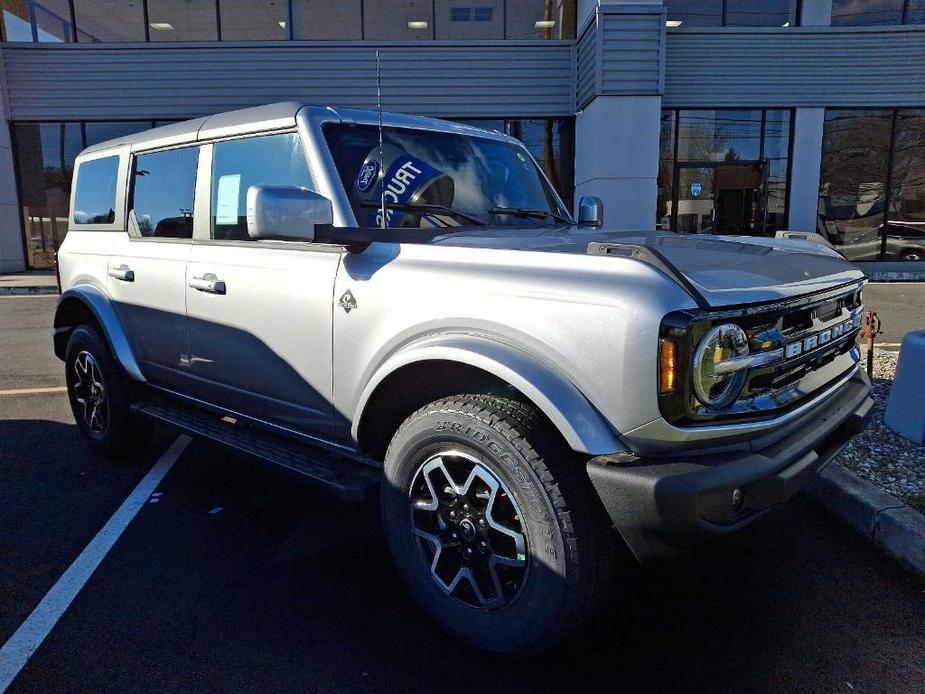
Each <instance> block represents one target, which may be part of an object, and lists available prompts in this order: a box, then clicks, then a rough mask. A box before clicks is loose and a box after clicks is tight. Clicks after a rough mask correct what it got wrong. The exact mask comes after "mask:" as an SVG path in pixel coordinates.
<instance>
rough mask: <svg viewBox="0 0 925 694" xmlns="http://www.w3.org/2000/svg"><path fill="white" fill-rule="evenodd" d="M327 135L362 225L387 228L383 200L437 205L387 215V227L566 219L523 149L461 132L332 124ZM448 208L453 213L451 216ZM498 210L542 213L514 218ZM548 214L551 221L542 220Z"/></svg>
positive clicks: (523, 223)
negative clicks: (380, 145)
mask: <svg viewBox="0 0 925 694" xmlns="http://www.w3.org/2000/svg"><path fill="white" fill-rule="evenodd" d="M324 135H325V138H326V140H327V142H328V146H329V148H330V150H331V152H332V154H333V155H334V165H335V166H336V168H337V172H338V174H339V176H340V180H341V182H342V183H343V186H344V189H345V190H346V191H347V194H348V196H349V197H350V204H351V206H352V208H353V212H354V215H355V217H356V219H357V221H358V222H359V224H360V226H364V227H378V226H380V225H381V212H380V209H379V205H380V201H381V200H382V199H384V200H385V202H386V203H387V204H389V203H391V204H392V205H395V206H401V205H420V204H424V205H434V206H438V207H440V208H443V209H437V210H433V211H426V210H424V211H422V210H402V209H395V208H392V209H388V210H387V213H386V215H387V219H388V226H389V227H393V228H394V227H408V228H418V227H420V228H428V227H433V226H463V225H471V224H474V223H476V222H474V221H473V219H472V217H475V218H477V219H480V220H484V221H486V222H490V223H493V224H501V225H508V226H536V225H544V224H545V225H549V224H555V223H556V222H555V221H554V220H553V219H552V218H551V217H550V213H552V214H553V215H563V214H567V212H566V211H565V210H564V209H562V207H561V206H560V205H559V203H558V201H557V200H556V198H555V195H553V193H552V189H551V188H550V187H549V186H548V185H547V184H546V182H545V180H543V178H542V177H541V176H540V174H539V171H538V170H537V167H536V165H535V164H534V163H533V161H532V160H531V159H530V157H529V156H528V155H527V153H526V152H524V150H523V148H522V147H521V146H520V145H517V144H514V143H510V142H506V141H502V140H495V139H491V138H483V137H472V136H468V135H461V134H457V133H449V132H440V131H428V130H416V129H410V128H393V127H388V128H385V129H384V130H383V141H384V143H383V146H382V148H381V156H380V147H379V134H378V131H377V129H376V127H375V126H371V125H347V124H340V123H338V124H334V123H329V124H327V125H325V126H324ZM447 208H449V209H450V210H451V211H449V212H447V211H446V209H447ZM495 208H522V209H528V210H533V211H539V214H538V215H536V216H534V215H514V214H510V213H508V212H504V211H501V210H496V209H495ZM543 213H545V214H543Z"/></svg>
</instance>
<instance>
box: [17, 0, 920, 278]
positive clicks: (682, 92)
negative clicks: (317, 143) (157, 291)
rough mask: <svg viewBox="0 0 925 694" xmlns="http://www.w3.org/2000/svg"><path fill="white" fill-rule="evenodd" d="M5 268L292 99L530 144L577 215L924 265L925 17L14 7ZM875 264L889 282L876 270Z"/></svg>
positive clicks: (788, 10) (449, 8)
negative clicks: (432, 121)
mask: <svg viewBox="0 0 925 694" xmlns="http://www.w3.org/2000/svg"><path fill="white" fill-rule="evenodd" d="M0 16H2V22H0V41H2V42H0V271H3V272H8V271H17V270H23V269H28V268H43V267H48V266H49V265H50V264H51V263H52V259H53V256H54V251H55V249H56V247H57V246H58V245H59V244H60V243H61V240H62V239H63V238H64V235H65V233H66V227H67V210H68V198H69V195H70V188H71V176H72V171H73V165H74V159H75V157H76V155H77V154H78V152H80V150H82V149H83V148H84V147H87V146H90V145H92V144H95V143H97V142H101V141H103V140H108V139H111V138H114V137H119V136H122V135H126V134H129V133H134V132H138V131H141V130H145V129H147V128H151V127H154V126H156V125H160V124H164V123H168V122H173V121H177V120H183V119H187V118H192V117H196V116H201V115H204V114H210V113H215V112H219V111H226V110H230V109H236V108H242V107H247V106H253V105H259V104H266V103H270V102H275V101H283V100H299V101H305V102H311V103H316V104H324V105H332V106H344V107H364V108H373V107H375V105H376V74H377V65H376V51H377V50H378V51H379V52H380V55H381V91H382V104H383V108H384V109H386V110H391V111H400V112H406V113H416V114H425V115H431V116H437V117H441V118H448V119H453V120H461V121H466V122H471V123H474V124H476V125H481V126H483V127H487V128H491V129H496V130H502V131H505V132H508V133H510V134H512V135H515V136H516V137H519V138H520V139H522V140H523V141H524V142H525V143H526V144H527V146H528V147H529V148H530V150H531V151H532V152H533V154H534V156H535V157H536V159H537V161H538V162H539V163H540V164H541V165H542V166H543V168H544V169H545V170H546V172H547V173H548V175H549V177H550V180H551V181H552V182H553V183H554V185H555V186H556V187H557V188H558V189H559V191H560V193H561V194H562V196H563V198H565V199H566V201H567V202H570V203H574V201H575V200H577V199H578V198H579V197H581V196H582V195H596V196H599V197H600V198H602V199H603V201H604V215H605V223H606V224H607V225H608V226H609V227H614V228H621V229H645V228H654V227H659V228H663V229H670V230H674V231H677V232H680V233H714V232H716V233H730V234H744V235H773V234H774V232H775V231H777V230H780V229H795V230H806V231H816V232H818V233H820V234H821V235H823V236H824V237H825V238H826V239H828V240H829V241H830V242H832V243H833V244H836V245H837V246H838V247H839V248H840V249H841V250H842V252H844V253H845V255H846V256H847V257H848V258H850V259H852V260H855V261H858V262H861V263H871V262H873V263H877V264H878V265H877V266H878V267H879V266H883V263H884V262H892V261H902V262H903V267H915V268H919V269H922V268H925V0H634V1H632V2H624V1H618V0H600V2H595V1H592V0H36V1H32V0H0ZM869 267H874V266H873V265H870V266H869Z"/></svg>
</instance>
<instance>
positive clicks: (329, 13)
mask: <svg viewBox="0 0 925 694" xmlns="http://www.w3.org/2000/svg"><path fill="white" fill-rule="evenodd" d="M362 6H363V2H362V0H292V24H293V27H292V28H293V37H294V38H296V39H298V40H303V41H358V40H360V39H362V38H363V14H362Z"/></svg>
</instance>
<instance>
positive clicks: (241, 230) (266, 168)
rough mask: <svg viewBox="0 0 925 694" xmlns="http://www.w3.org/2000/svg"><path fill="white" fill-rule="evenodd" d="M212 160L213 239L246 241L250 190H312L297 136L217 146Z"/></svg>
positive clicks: (257, 139) (290, 134)
mask: <svg viewBox="0 0 925 694" xmlns="http://www.w3.org/2000/svg"><path fill="white" fill-rule="evenodd" d="M213 152H214V154H213V159H212V238H213V239H221V240H236V241H247V240H249V239H250V236H249V235H248V233H247V191H248V188H250V187H251V186H256V185H269V186H298V187H300V188H308V189H309V190H313V185H312V179H311V176H310V175H309V172H308V164H307V162H306V159H305V153H304V151H303V150H302V144H301V142H299V136H298V135H297V134H296V133H285V134H282V135H265V136H262V137H249V138H246V139H241V140H228V141H227V142H218V143H216V144H215V147H214V150H213Z"/></svg>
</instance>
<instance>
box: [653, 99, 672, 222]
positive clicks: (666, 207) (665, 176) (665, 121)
mask: <svg viewBox="0 0 925 694" xmlns="http://www.w3.org/2000/svg"><path fill="white" fill-rule="evenodd" d="M675 120H677V113H676V112H675V111H665V112H663V113H662V120H661V136H660V137H659V149H658V201H657V207H656V210H655V226H656V227H657V228H659V229H670V228H671V207H672V190H673V185H674V133H675Z"/></svg>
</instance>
